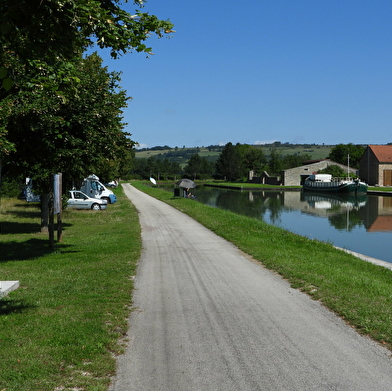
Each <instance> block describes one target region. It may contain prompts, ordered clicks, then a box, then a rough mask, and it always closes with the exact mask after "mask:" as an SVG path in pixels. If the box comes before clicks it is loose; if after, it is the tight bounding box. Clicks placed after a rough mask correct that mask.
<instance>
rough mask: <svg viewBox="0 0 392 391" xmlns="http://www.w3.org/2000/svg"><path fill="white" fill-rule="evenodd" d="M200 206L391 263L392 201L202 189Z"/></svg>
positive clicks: (367, 197)
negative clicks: (227, 211) (262, 222)
mask: <svg viewBox="0 0 392 391" xmlns="http://www.w3.org/2000/svg"><path fill="white" fill-rule="evenodd" d="M195 193H196V200H197V201H199V202H202V203H204V204H206V205H210V206H213V207H217V208H222V209H227V210H230V211H232V212H235V213H239V214H243V215H246V216H249V217H254V218H257V219H261V220H263V221H265V222H266V223H268V224H272V225H276V226H279V227H281V228H284V229H286V230H289V231H291V232H294V233H297V234H299V235H302V236H306V237H308V238H311V239H317V240H320V241H324V242H329V243H332V244H333V245H334V246H338V247H341V248H344V249H347V250H351V251H355V252H357V253H360V254H364V255H367V256H370V257H373V258H377V259H380V260H383V261H386V262H391V263H392V197H383V196H375V195H358V196H355V195H341V196H337V195H327V194H315V193H312V192H310V193H309V192H302V191H288V190H285V191H272V190H268V191H259V190H258V191H248V190H243V191H240V190H228V189H222V188H213V187H207V186H200V187H197V189H195Z"/></svg>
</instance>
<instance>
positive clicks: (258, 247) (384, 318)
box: [132, 182, 392, 348]
mask: <svg viewBox="0 0 392 391" xmlns="http://www.w3.org/2000/svg"><path fill="white" fill-rule="evenodd" d="M132 184H133V185H134V186H135V187H137V188H139V189H140V190H142V191H144V192H146V193H148V194H150V195H152V196H154V197H156V198H158V199H160V200H162V201H164V202H166V203H168V204H170V205H172V206H174V207H175V208H177V209H179V210H181V211H183V212H184V213H187V214H188V215H190V216H191V217H193V218H194V219H196V220H197V221H199V222H200V223H201V224H203V225H204V226H206V227H207V228H209V229H211V230H212V231H214V232H216V233H217V234H218V235H220V236H222V237H224V238H225V239H227V240H229V241H231V242H232V243H234V244H235V245H236V246H238V247H239V248H240V249H241V250H243V251H244V252H246V253H248V254H250V255H251V256H252V257H253V258H255V259H256V260H258V261H260V262H261V263H262V264H263V265H265V266H266V267H268V268H269V269H271V270H274V271H276V272H278V273H279V274H281V275H282V276H283V277H284V278H286V279H288V280H289V281H290V283H291V284H292V286H294V287H296V288H299V289H301V290H303V291H304V292H307V293H308V294H309V295H311V296H312V297H313V298H314V299H315V300H320V301H321V302H323V303H324V305H326V306H327V307H329V308H330V309H331V310H333V311H335V312H336V313H337V314H338V315H340V316H341V317H342V318H344V319H345V320H346V321H347V322H348V323H350V324H351V325H353V326H355V327H356V328H357V329H358V331H360V332H361V333H364V334H367V335H369V336H371V337H372V338H373V339H375V340H377V341H379V342H381V343H383V344H385V345H387V346H388V347H389V348H391V347H392V327H391V326H392V309H391V305H390V303H391V299H392V271H390V270H388V269H386V268H383V267H381V266H376V265H373V264H371V263H368V262H365V261H362V260H360V259H358V258H356V257H354V256H352V255H350V254H347V253H345V252H343V251H339V250H337V249H335V248H334V247H333V246H332V245H331V244H328V243H322V242H319V241H316V240H310V239H307V238H304V237H301V236H299V235H296V234H293V233H290V232H288V231H285V230H283V229H280V228H278V227H274V226H271V225H267V224H265V223H263V222H262V221H260V220H257V219H253V218H248V217H245V216H240V215H237V214H235V213H232V212H228V211H224V210H220V209H217V208H212V207H209V206H206V205H203V204H201V203H198V202H195V201H193V200H189V199H186V198H173V196H172V193H171V192H167V191H165V190H162V189H159V188H156V187H153V186H149V185H145V184H143V183H142V182H133V183H132Z"/></svg>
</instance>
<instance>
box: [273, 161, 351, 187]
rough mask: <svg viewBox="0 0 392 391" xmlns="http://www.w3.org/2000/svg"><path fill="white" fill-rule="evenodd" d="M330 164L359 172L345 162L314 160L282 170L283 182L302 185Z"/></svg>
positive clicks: (348, 170)
mask: <svg viewBox="0 0 392 391" xmlns="http://www.w3.org/2000/svg"><path fill="white" fill-rule="evenodd" d="M306 163H307V164H306ZM328 166H339V167H341V168H342V169H343V170H344V171H345V172H350V173H353V174H357V170H356V169H355V168H349V167H347V166H345V165H344V164H340V163H337V162H334V161H332V160H329V159H323V160H313V161H309V162H305V164H304V165H303V166H300V167H294V168H289V169H287V170H283V171H282V172H281V183H282V185H283V186H300V185H302V184H303V182H304V180H305V179H306V178H307V177H308V176H309V175H311V174H315V173H317V172H318V171H320V170H324V169H325V168H327V167H328Z"/></svg>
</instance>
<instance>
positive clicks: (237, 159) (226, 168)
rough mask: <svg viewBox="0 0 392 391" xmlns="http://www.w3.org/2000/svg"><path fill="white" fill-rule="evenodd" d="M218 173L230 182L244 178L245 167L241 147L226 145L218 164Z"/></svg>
mask: <svg viewBox="0 0 392 391" xmlns="http://www.w3.org/2000/svg"><path fill="white" fill-rule="evenodd" d="M237 145H239V144H237ZM216 172H217V174H218V175H219V176H221V177H223V178H224V179H225V180H228V181H236V180H238V179H240V178H241V177H242V174H243V166H242V157H241V153H240V148H239V147H237V148H236V147H235V146H234V145H233V144H232V143H227V144H226V145H225V147H224V148H223V150H222V152H221V154H220V155H219V158H218V160H217V162H216Z"/></svg>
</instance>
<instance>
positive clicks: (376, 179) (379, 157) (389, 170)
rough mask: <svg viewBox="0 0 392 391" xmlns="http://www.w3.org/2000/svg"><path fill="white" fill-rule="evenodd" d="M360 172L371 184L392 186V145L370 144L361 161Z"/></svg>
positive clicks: (363, 178)
mask: <svg viewBox="0 0 392 391" xmlns="http://www.w3.org/2000/svg"><path fill="white" fill-rule="evenodd" d="M359 173H360V177H361V179H362V180H363V181H365V182H366V183H367V184H369V185H370V186H376V185H377V186H392V145H368V146H367V148H366V150H365V152H364V154H363V156H362V158H361V160H360V162H359Z"/></svg>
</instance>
